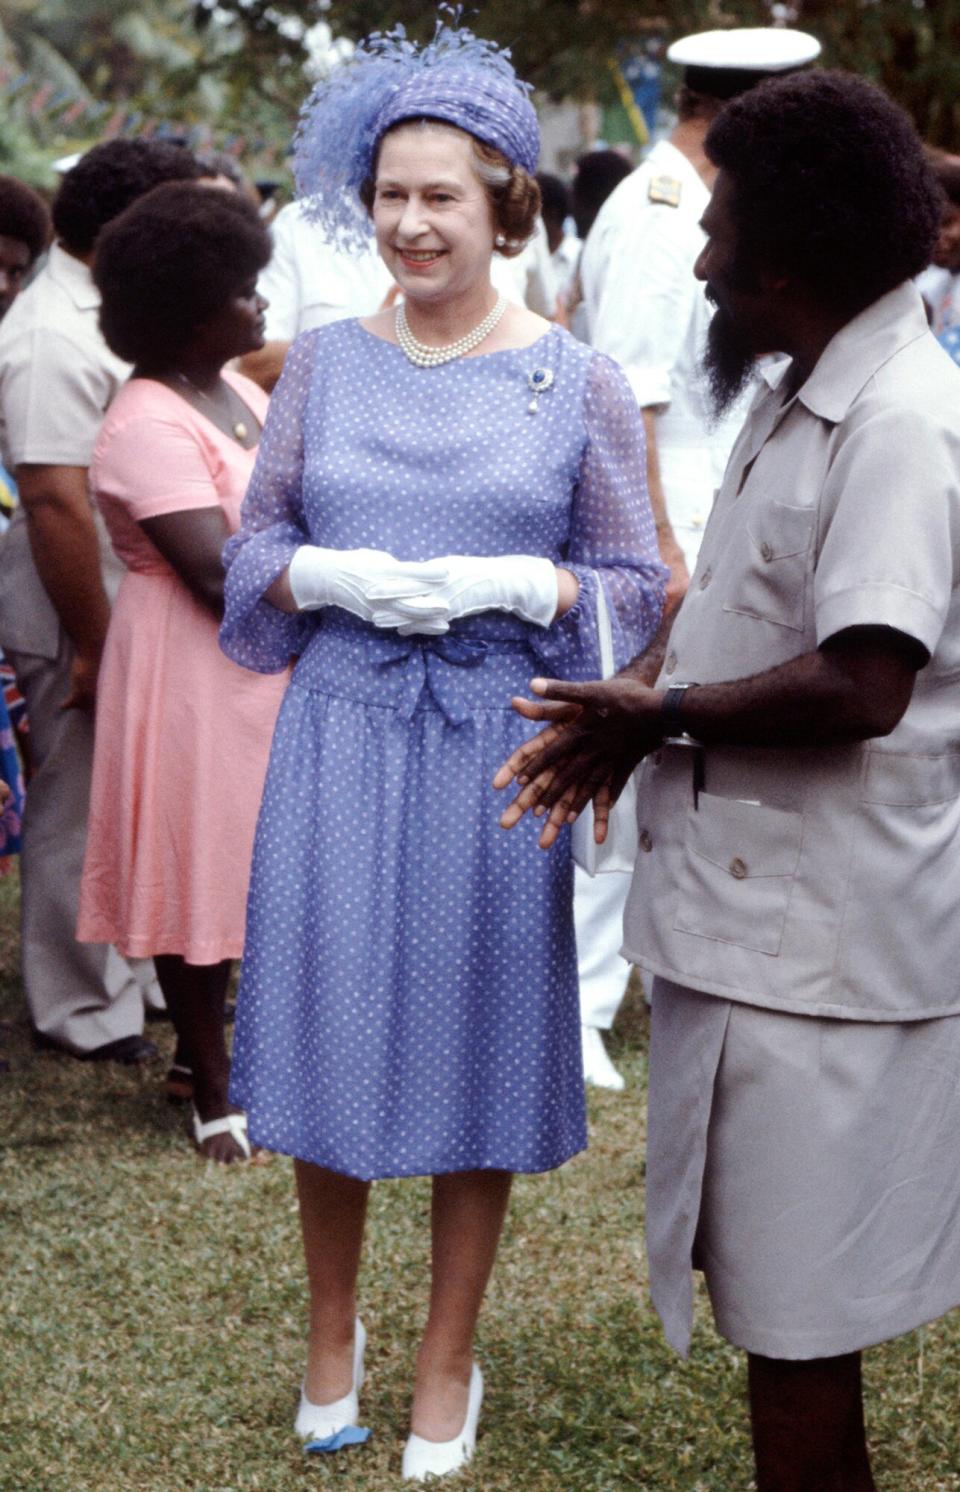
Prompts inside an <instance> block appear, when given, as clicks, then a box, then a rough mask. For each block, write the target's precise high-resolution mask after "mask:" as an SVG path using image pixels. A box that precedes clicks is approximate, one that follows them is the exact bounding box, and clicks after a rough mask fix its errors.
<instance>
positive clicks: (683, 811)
mask: <svg viewBox="0 0 960 1492" xmlns="http://www.w3.org/2000/svg"><path fill="white" fill-rule="evenodd" d="M706 150H707V153H708V154H709V156H710V158H711V159H712V160H713V161H714V163H715V164H716V165H717V166H718V167H719V174H718V177H717V181H716V185H715V188H714V192H713V196H712V198H711V200H710V203H709V205H708V206H707V208H706V210H705V212H704V215H703V219H702V226H703V229H704V231H705V233H706V235H707V243H706V245H705V247H704V249H703V251H702V253H701V254H700V257H699V259H698V261H697V264H696V269H695V273H696V275H697V277H698V278H699V279H700V280H702V281H703V282H704V283H705V285H706V290H707V294H708V296H709V297H710V298H711V299H712V301H713V302H714V303H715V305H716V306H717V313H716V315H715V317H714V319H713V322H712V323H711V330H710V342H709V352H708V359H707V361H708V371H709V375H710V382H711V387H712V392H713V402H714V407H715V409H717V410H718V411H720V410H723V409H724V408H725V407H727V406H728V405H729V404H730V402H731V401H732V400H733V399H734V398H735V397H736V395H737V393H738V391H739V390H740V389H741V387H742V386H743V383H744V381H745V380H746V378H747V377H748V376H749V374H750V372H751V370H752V369H753V367H754V365H755V360H756V359H757V358H758V357H759V356H760V355H761V354H770V353H784V354H786V357H785V358H784V359H782V360H780V361H779V362H778V363H777V365H776V366H770V365H767V366H766V367H765V368H764V370H763V378H764V381H765V384H766V386H765V387H764V388H763V389H762V390H761V392H760V394H759V395H758V396H757V398H756V399H755V401H754V404H753V406H752V409H751V412H750V414H749V416H748V419H747V422H746V425H745V426H744V429H743V431H742V433H741V435H740V437H739V438H738V440H737V442H736V444H735V446H734V448H733V451H732V454H731V457H730V461H729V464H728V467H727V470H726V474H725V477H724V480H723V485H722V487H721V489H720V492H719V495H718V497H717V501H716V504H715V506H714V509H713V512H712V515H711V517H710V520H709V523H708V526H707V530H706V533H705V536H704V541H703V546H702V548H701V551H700V556H699V560H698V563H697V567H696V570H695V571H694V575H693V578H692V582H691V586H690V589H689V592H688V594H687V597H686V599H685V600H684V602H683V605H682V607H681V609H680V611H679V613H678V614H677V617H676V620H675V621H674V623H673V628H672V632H671V633H670V635H669V637H668V638H666V639H664V640H663V645H662V656H663V665H662V670H661V672H660V675H659V679H658V681H657V684H656V686H655V687H652V688H651V687H650V686H649V682H646V681H649V680H650V678H651V677H652V674H651V672H650V669H651V660H650V658H649V657H648V658H647V659H645V660H641V661H638V663H637V664H636V665H633V666H631V668H630V669H628V670H627V671H626V672H625V673H624V674H623V675H621V676H619V677H617V678H615V679H613V680H610V681H608V682H606V683H600V684H582V685H579V686H577V685H569V684H560V683H555V682H549V681H545V680H538V681H535V686H534V692H535V693H538V694H540V695H541V696H545V697H546V699H548V700H555V701H562V702H565V703H563V704H559V705H549V704H548V705H540V704H535V703H533V702H529V701H519V702H517V703H518V707H519V708H520V709H521V712H522V713H525V714H527V715H528V716H529V717H530V718H534V719H547V720H549V721H550V722H551V723H550V724H549V725H548V726H547V729H546V731H545V732H541V734H540V736H539V737H537V738H535V740H534V741H533V742H531V743H529V744H528V745H527V746H526V747H524V748H522V749H521V750H520V751H519V752H518V753H516V754H515V756H514V757H512V758H511V759H510V761H509V762H508V763H507V764H506V765H505V767H504V768H503V769H502V770H501V772H500V774H499V775H498V779H497V781H498V785H501V786H504V785H506V784H507V782H509V781H510V780H513V779H514V778H516V777H519V779H520V782H521V785H522V790H521V792H520V794H519V796H518V797H517V799H516V800H515V802H514V803H513V804H512V805H511V806H510V808H509V809H508V810H507V811H506V813H505V814H504V819H503V822H504V825H505V827H510V826H511V825H512V824H513V823H514V822H516V821H517V819H518V818H519V817H520V816H521V815H522V813H523V812H524V811H526V809H528V808H533V809H535V810H537V811H539V812H541V813H543V814H545V815H546V817H545V827H544V831H543V834H542V836H541V843H543V844H544V845H545V846H549V844H550V843H551V842H552V841H553V840H554V839H555V838H556V835H557V834H558V833H559V832H560V829H561V826H562V824H563V823H564V822H566V821H567V819H568V818H569V816H570V814H571V813H574V814H575V813H576V812H577V811H579V809H580V808H581V807H582V806H583V805H584V804H585V803H586V801H588V799H590V798H593V799H594V801H595V807H596V808H597V816H598V821H599V828H598V834H599V835H600V836H602V834H603V825H604V820H605V817H606V814H607V812H608V808H609V804H610V802H611V801H612V800H613V799H614V798H615V797H616V795H617V793H618V792H619V790H620V788H621V787H622V785H623V783H624V782H625V780H626V778H627V776H628V775H629V774H630V772H631V771H632V770H633V769H634V767H635V766H636V765H637V763H638V761H640V759H641V758H643V765H642V768H641V771H640V778H639V809H638V812H639V824H640V853H639V855H638V862H637V866H636V870H635V873H634V879H633V885H632V890H631V895H630V900H629V902H628V905H627V912H626V918H625V943H624V953H625V955H626V956H627V957H635V958H636V960H637V961H638V962H641V963H642V964H643V965H644V966H645V968H646V969H647V970H649V971H650V972H651V973H652V974H653V975H654V976H655V977H654V979H653V985H652V1004H653V1010H652V1027H651V1050H650V1124H649V1141H648V1157H647V1178H648V1182H647V1185H648V1208H647V1217H648V1223H647V1244H648V1253H649V1258H650V1278H651V1290H652V1294H653V1300H654V1304H655V1305H656V1308H657V1310H658V1312H659V1313H660V1316H661V1318H662V1320H663V1322H664V1327H665V1330H666V1334H667V1337H668V1339H669V1340H670V1342H671V1343H672V1344H673V1345H674V1346H675V1347H677V1348H678V1349H679V1350H680V1351H683V1352H685V1351H686V1350H687V1347H688V1343H689V1335H690V1314H691V1299H692V1290H691V1266H693V1267H697V1268H700V1269H702V1270H703V1272H704V1275H705V1278H706V1283H707V1287H708V1290H709V1293H710V1298H711V1303H712V1306H713V1310H714V1315H715V1318H716V1321H717V1325H718V1327H719V1329H720V1331H721V1332H722V1333H723V1335H724V1336H726V1337H727V1338H728V1339H729V1340H730V1341H732V1342H733V1343H735V1344H736V1345H738V1346H740V1347H742V1348H745V1349H746V1352H747V1354H748V1363H749V1391H750V1409H751V1417H752V1426H753V1437H754V1450H755V1455H756V1463H757V1487H758V1489H759V1492H874V1486H875V1484H874V1481H873V1476H872V1472H871V1469H870V1462H869V1457H868V1453H867V1446H866V1440H865V1434H864V1421H863V1405H862V1397H861V1384H860V1357H861V1351H862V1349H864V1348H866V1347H869V1346H870V1345H871V1344H873V1343H876V1342H879V1341H883V1340H885V1339H887V1338H889V1337H893V1336H896V1335H898V1334H900V1333H902V1332H905V1331H908V1330H910V1329H912V1328H913V1327H916V1326H919V1325H920V1324H921V1323H922V1322H925V1321H929V1320H931V1319H933V1318H934V1317H936V1316H938V1315H940V1314H941V1313H943V1312H944V1311H947V1310H948V1309H950V1308H951V1307H953V1306H954V1305H956V1304H957V1303H958V1302H960V1152H958V1146H957V1134H958V1133H960V1019H958V1016H960V986H958V983H957V973H956V971H957V968H958V967H960V920H958V918H957V914H956V908H957V904H958V901H960V855H958V853H957V832H958V828H960V696H958V692H957V687H956V680H957V673H958V669H960V431H958V425H957V417H956V411H957V409H958V407H960V369H957V368H956V367H955V366H953V365H952V364H951V362H950V360H949V358H948V357H947V355H946V354H945V353H944V352H943V350H942V349H941V348H940V347H938V345H937V343H936V340H935V338H934V337H933V335H932V333H931V332H930V331H929V329H928V327H927V324H926V317H925V315H924V310H923V305H922V302H921V300H920V296H919V294H918V292H917V290H916V287H915V286H914V285H913V284H912V283H911V281H912V277H913V276H915V275H916V274H917V273H918V271H919V270H920V269H922V268H923V266H924V265H925V264H926V263H928V262H929V259H930V252H931V249H932V246H933V243H934V240H935V238H936V235H937V229H938V225H939V219H940V214H941V205H942V202H941V196H940V192H939V188H938V186H937V183H936V181H935V179H934V177H933V175H932V172H931V169H930V167H929V165H928V163H927V162H926V160H925V158H924V155H923V151H922V148H921V144H920V141H919V140H918V138H917V136H916V134H915V132H914V130H913V127H912V125H911V124H910V122H909V120H908V119H907V117H906V115H904V114H903V113H902V112H901V111H900V110H899V109H898V108H896V107H895V106H894V105H893V104H892V103H891V102H890V101H889V100H888V99H887V98H886V97H885V96H884V95H883V94H882V93H881V92H880V91H879V90H878V89H876V88H874V87H873V86H872V85H870V84H868V83H866V82H864V81H862V80H860V79H858V78H855V77H851V76H846V75H843V74H839V73H829V72H819V73H812V74H807V75H798V76H795V77H792V78H787V79H783V80H776V81H771V82H766V83H763V84H761V85H760V86H759V87H757V88H755V89H754V90H753V91H752V92H750V93H748V94H745V95H744V96H743V97H742V98H739V99H736V100H734V101H733V102H732V103H731V104H729V105H728V107H727V108H726V109H725V110H724V111H723V113H722V114H721V115H720V116H719V117H718V118H717V120H716V121H715V122H714V124H713V125H712V126H711V128H710V131H709V133H708V135H707V138H706Z"/></svg>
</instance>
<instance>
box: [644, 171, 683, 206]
mask: <svg viewBox="0 0 960 1492" xmlns="http://www.w3.org/2000/svg"><path fill="white" fill-rule="evenodd" d="M682 194H683V182H682V181H678V180H677V178H676V177H675V176H654V177H653V178H652V179H651V182H650V185H649V186H648V188H647V201H648V202H662V203H663V204H664V206H665V207H679V206H680V198H681V196H682Z"/></svg>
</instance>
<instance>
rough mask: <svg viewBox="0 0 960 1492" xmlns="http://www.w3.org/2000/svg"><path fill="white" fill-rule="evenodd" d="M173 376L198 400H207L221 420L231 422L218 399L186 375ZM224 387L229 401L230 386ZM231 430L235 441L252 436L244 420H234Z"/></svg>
mask: <svg viewBox="0 0 960 1492" xmlns="http://www.w3.org/2000/svg"><path fill="white" fill-rule="evenodd" d="M173 376H174V378H177V379H179V381H180V382H181V383H182V384H183V385H184V387H185V388H188V389H190V391H191V393H194V394H196V395H197V398H198V399H205V400H206V401H207V403H208V404H209V405H210V407H211V408H212V409H215V410H216V411H217V414H218V415H220V417H221V419H224V420H228V421H230V418H231V417H230V415H229V414H228V413H227V411H226V410H225V409H221V408H220V405H219V404H218V403H217V401H216V399H214V398H212V397H211V395H210V394H205V393H204V391H203V389H201V388H198V387H197V385H196V384H195V383H194V381H193V379H192V378H188V377H187V375H186V373H174V375H173ZM224 387H225V388H226V389H227V397H228V399H229V396H230V386H229V384H224ZM230 429H231V430H232V431H233V437H234V439H235V440H241V441H243V440H246V438H247V436H248V435H249V434H250V432H249V430H248V429H247V427H246V425H245V424H244V422H243V420H233V421H232V422H231V424H230Z"/></svg>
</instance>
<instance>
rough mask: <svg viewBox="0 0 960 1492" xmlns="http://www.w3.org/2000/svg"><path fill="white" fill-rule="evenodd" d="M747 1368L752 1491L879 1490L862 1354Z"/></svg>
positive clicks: (770, 1361) (754, 1363)
mask: <svg viewBox="0 0 960 1492" xmlns="http://www.w3.org/2000/svg"><path fill="white" fill-rule="evenodd" d="M747 1363H748V1379H749V1389H750V1419H751V1425H752V1429H753V1450H754V1457H755V1459H756V1465H757V1492H876V1484H875V1483H874V1480H873V1475H872V1473H871V1470H870V1458H869V1454H868V1451H867V1442H866V1433H865V1429H864V1421H863V1391H862V1385H861V1374H860V1353H859V1352H849V1353H846V1354H845V1355H844V1356H842V1357H822V1358H814V1359H811V1360H809V1361H802V1362H789V1361H782V1360H779V1359H777V1358H769V1357H758V1356H755V1355H754V1354H752V1353H751V1354H750V1355H749V1356H748V1359H747Z"/></svg>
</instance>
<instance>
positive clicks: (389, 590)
mask: <svg viewBox="0 0 960 1492" xmlns="http://www.w3.org/2000/svg"><path fill="white" fill-rule="evenodd" d="M448 578H449V571H448V569H447V565H446V562H445V561H444V560H429V561H427V562H426V563H425V564H424V563H410V564H407V563H405V562H404V561H403V560H397V559H394V557H393V555H392V554H387V553H386V552H385V551H384V550H382V549H321V548H320V547H319V546H318V545H316V544H301V546H300V548H299V549H298V550H297V551H296V553H295V554H294V556H293V559H292V560H291V561H290V568H289V570H288V572H287V579H288V580H289V582H290V590H291V591H292V593H293V599H294V600H295V601H296V603H297V609H298V610H299V611H316V610H318V609H319V608H320V607H321V606H342V607H343V609H344V611H350V612H352V613H353V615H354V616H358V617H360V619H361V620H362V621H364V622H373V624H374V626H375V627H398V626H399V625H400V623H401V622H402V621H403V620H404V618H403V617H402V616H400V615H399V614H394V612H393V611H392V610H391V605H392V603H394V602H395V601H397V600H398V599H400V598H402V597H406V598H410V599H412V598H416V600H417V602H418V609H417V613H416V614H417V616H418V617H420V616H422V617H423V619H424V621H425V622H426V624H427V625H428V626H432V627H440V629H441V630H442V631H444V632H445V631H446V630H447V616H448V614H449V610H450V608H449V605H448V603H447V602H446V601H445V600H441V599H439V597H437V598H436V599H435V598H434V594H432V593H435V592H436V588H437V587H438V586H439V585H441V584H443V582H444V581H446V580H447V579H448ZM384 603H387V604H386V605H384Z"/></svg>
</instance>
